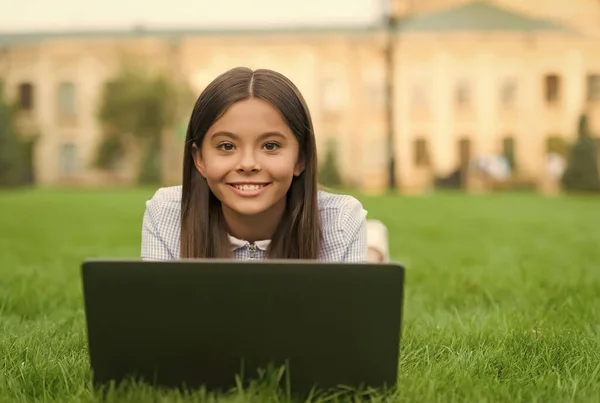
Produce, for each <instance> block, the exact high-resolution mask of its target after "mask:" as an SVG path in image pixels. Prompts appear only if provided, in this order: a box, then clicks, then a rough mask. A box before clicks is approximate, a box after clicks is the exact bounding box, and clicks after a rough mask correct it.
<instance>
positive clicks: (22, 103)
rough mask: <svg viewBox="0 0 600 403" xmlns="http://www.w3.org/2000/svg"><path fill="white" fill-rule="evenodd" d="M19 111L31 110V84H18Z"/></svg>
mask: <svg viewBox="0 0 600 403" xmlns="http://www.w3.org/2000/svg"><path fill="white" fill-rule="evenodd" d="M19 109H21V110H23V111H30V110H32V109H33V84H31V83H21V84H19Z"/></svg>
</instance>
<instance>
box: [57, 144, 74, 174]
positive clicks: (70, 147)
mask: <svg viewBox="0 0 600 403" xmlns="http://www.w3.org/2000/svg"><path fill="white" fill-rule="evenodd" d="M76 173H77V147H76V146H75V144H72V143H67V144H63V145H62V146H61V147H60V174H61V176H65V177H66V176H73V175H75V174H76Z"/></svg>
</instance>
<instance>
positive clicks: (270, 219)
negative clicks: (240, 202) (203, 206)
mask: <svg viewBox="0 0 600 403" xmlns="http://www.w3.org/2000/svg"><path fill="white" fill-rule="evenodd" d="M285 208H286V200H285V197H284V198H283V199H282V200H281V201H280V202H278V203H277V204H275V205H273V206H271V208H269V209H268V210H266V211H264V212H262V213H259V214H255V215H242V214H239V213H237V212H235V211H234V210H232V209H230V208H228V207H227V206H225V205H223V206H222V209H223V217H224V218H225V223H226V224H227V229H228V232H229V235H231V236H234V237H236V238H238V239H243V240H246V241H248V242H250V243H254V242H256V241H262V240H267V239H271V238H272V237H273V234H274V233H275V230H276V229H277V226H278V225H279V222H280V221H281V218H282V217H283V213H284V212H285Z"/></svg>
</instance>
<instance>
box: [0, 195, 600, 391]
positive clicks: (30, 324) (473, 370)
mask: <svg viewBox="0 0 600 403" xmlns="http://www.w3.org/2000/svg"><path fill="white" fill-rule="evenodd" d="M151 194H152V190H126V191H85V192H84V191H64V190H63V191H58V190H55V191H50V190H44V191H41V190H38V191H22V192H14V193H6V192H5V193H0V357H1V361H0V402H4V401H7V402H25V401H45V402H91V401H96V397H95V396H94V394H93V393H92V391H91V389H90V379H91V376H90V372H89V370H88V357H87V351H86V333H85V320H84V315H83V310H82V295H81V283H80V277H79V264H80V262H81V261H82V260H83V259H85V258H87V257H137V256H138V255H139V249H140V246H139V242H140V224H141V217H142V214H143V209H144V201H145V200H146V199H147V198H149V197H150V196H151ZM362 200H363V202H364V205H365V207H366V208H367V209H368V210H369V211H370V216H371V217H373V218H379V219H382V220H384V221H385V222H386V223H387V224H388V225H389V228H390V237H391V240H390V243H391V250H392V255H393V257H394V259H397V260H400V261H402V262H403V263H405V264H406V265H407V283H406V298H405V320H404V327H403V339H402V346H401V360H400V367H399V368H400V373H399V388H398V390H397V391H396V392H395V395H393V396H380V399H378V398H375V399H374V400H373V401H398V400H402V401H405V402H435V401H440V402H452V401H477V402H487V401H489V402H491V401H493V402H499V401H503V402H504V401H506V402H518V401H527V402H567V401H577V402H582V401H599V400H600V309H599V308H600V199H593V198H585V197H581V198H570V199H566V198H557V199H542V198H538V197H535V196H532V195H525V194H521V195H519V194H515V195H502V196H494V197H483V196H481V197H466V196H462V195H457V194H446V195H438V196H433V197H427V198H402V197H395V196H387V197H381V198H370V197H369V198H367V197H364V198H362ZM283 400H285V399H283ZM283 400H282V399H279V400H278V399H277V396H276V394H275V392H274V391H273V390H272V389H269V388H268V387H266V386H263V387H253V388H250V389H248V390H246V391H237V392H235V393H232V394H231V395H227V396H220V397H211V396H210V395H206V394H202V393H198V394H196V395H194V396H188V397H187V398H186V397H184V396H182V395H179V394H175V393H169V392H154V391H152V390H151V389H149V388H147V387H139V388H137V389H130V390H127V391H121V392H115V393H114V394H112V396H111V401H144V402H146V401H160V402H166V401H182V402H183V401H227V402H242V401H256V402H259V401H283Z"/></svg>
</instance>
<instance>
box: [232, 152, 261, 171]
mask: <svg viewBox="0 0 600 403" xmlns="http://www.w3.org/2000/svg"><path fill="white" fill-rule="evenodd" d="M237 171H238V172H258V171H260V164H259V162H258V159H257V158H256V155H255V154H254V150H246V151H245V152H243V153H241V157H240V160H239V162H238V166H237Z"/></svg>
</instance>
